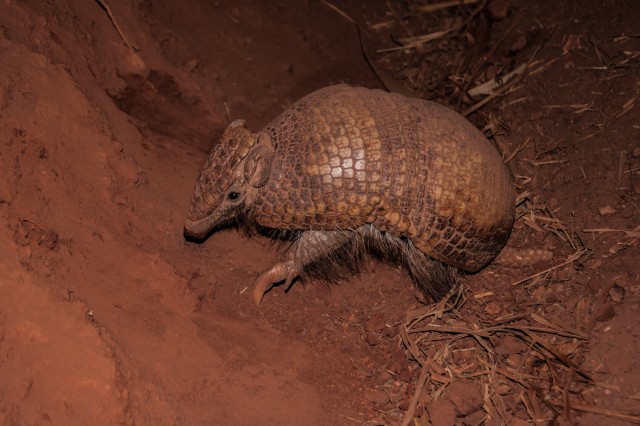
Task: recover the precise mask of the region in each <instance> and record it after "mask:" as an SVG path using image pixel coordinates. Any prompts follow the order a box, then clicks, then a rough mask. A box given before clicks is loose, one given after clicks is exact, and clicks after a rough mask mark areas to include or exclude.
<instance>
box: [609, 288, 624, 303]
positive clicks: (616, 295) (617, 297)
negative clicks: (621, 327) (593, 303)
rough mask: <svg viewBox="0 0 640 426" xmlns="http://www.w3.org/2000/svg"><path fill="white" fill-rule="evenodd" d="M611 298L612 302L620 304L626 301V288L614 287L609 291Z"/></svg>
mask: <svg viewBox="0 0 640 426" xmlns="http://www.w3.org/2000/svg"><path fill="white" fill-rule="evenodd" d="M609 298H610V299H611V301H612V302H615V303H620V302H622V299H624V288H622V287H620V286H618V285H617V284H616V285H614V286H613V287H611V288H610V289H609Z"/></svg>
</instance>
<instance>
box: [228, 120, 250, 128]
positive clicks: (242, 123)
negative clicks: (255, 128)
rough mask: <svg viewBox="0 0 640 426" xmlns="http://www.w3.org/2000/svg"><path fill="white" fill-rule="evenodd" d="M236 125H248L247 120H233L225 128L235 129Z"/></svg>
mask: <svg viewBox="0 0 640 426" xmlns="http://www.w3.org/2000/svg"><path fill="white" fill-rule="evenodd" d="M234 127H247V121H246V120H243V119H238V120H233V121H232V122H231V123H229V125H228V126H227V128H226V129H225V130H229V129H233V128H234Z"/></svg>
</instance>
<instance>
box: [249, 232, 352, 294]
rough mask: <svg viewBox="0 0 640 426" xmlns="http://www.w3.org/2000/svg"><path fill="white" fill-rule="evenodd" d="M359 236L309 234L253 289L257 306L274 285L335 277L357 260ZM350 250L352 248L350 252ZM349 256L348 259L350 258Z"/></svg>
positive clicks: (303, 236)
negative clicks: (310, 277)
mask: <svg viewBox="0 0 640 426" xmlns="http://www.w3.org/2000/svg"><path fill="white" fill-rule="evenodd" d="M355 240H356V234H355V233H354V232H351V231H306V232H303V233H301V235H300V236H299V237H298V239H297V240H295V241H294V242H293V244H292V245H291V247H289V249H288V250H287V251H286V253H285V255H284V256H283V260H282V261H281V262H278V263H276V264H275V265H273V266H272V267H271V268H270V269H269V270H267V271H266V272H264V273H263V274H262V275H260V276H259V277H258V279H257V280H256V282H255V285H254V287H253V303H254V304H256V305H259V304H260V302H261V301H262V298H263V297H264V294H265V293H266V292H267V291H269V290H270V289H271V287H273V285H274V284H276V283H279V282H281V281H285V287H289V285H291V282H292V281H293V280H294V279H295V278H296V277H298V276H300V275H302V274H304V273H309V274H310V275H316V276H323V277H325V278H327V277H331V276H332V275H333V272H334V271H335V270H337V269H338V268H344V267H345V266H349V265H348V264H349V263H350V262H352V263H353V264H355V263H356V261H357V257H358V256H357V252H358V251H357V250H354V249H353V248H354V247H353V246H354V244H353V243H354V242H355ZM346 247H348V249H346ZM347 254H348V256H347Z"/></svg>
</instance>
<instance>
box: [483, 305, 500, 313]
mask: <svg viewBox="0 0 640 426" xmlns="http://www.w3.org/2000/svg"><path fill="white" fill-rule="evenodd" d="M484 312H485V313H487V314H489V315H498V314H499V313H500V304H499V303H498V302H489V303H487V306H485V307H484Z"/></svg>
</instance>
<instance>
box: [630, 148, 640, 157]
mask: <svg viewBox="0 0 640 426" xmlns="http://www.w3.org/2000/svg"><path fill="white" fill-rule="evenodd" d="M631 156H632V157H633V158H640V147H638V148H633V151H631Z"/></svg>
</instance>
